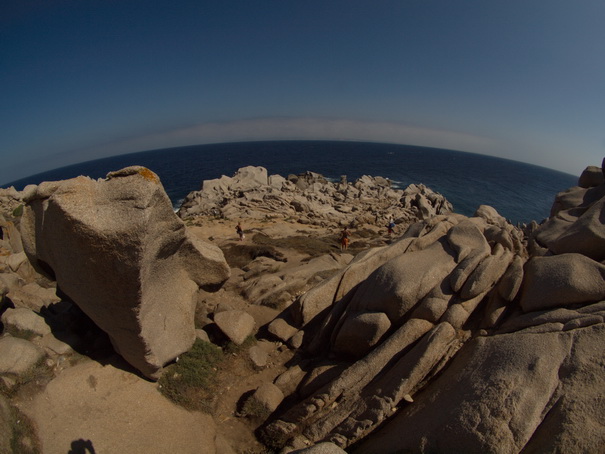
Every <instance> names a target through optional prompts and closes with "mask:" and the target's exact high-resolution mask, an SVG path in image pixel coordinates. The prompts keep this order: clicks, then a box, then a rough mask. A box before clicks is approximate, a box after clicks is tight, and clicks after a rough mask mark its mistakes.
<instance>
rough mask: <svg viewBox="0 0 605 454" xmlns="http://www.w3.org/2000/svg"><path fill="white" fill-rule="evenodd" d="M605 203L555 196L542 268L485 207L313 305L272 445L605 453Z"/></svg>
mask: <svg viewBox="0 0 605 454" xmlns="http://www.w3.org/2000/svg"><path fill="white" fill-rule="evenodd" d="M594 173H595V172H591V175H592V177H591V178H588V177H586V176H585V177H584V180H586V181H588V182H586V183H585V185H586V186H589V183H590V182H596V183H598V182H599V181H600V180H599V179H598V178H594ZM591 184H592V183H591ZM603 191H604V189H603V188H601V187H600V186H590V187H589V188H588V189H586V188H585V189H579V188H578V189H572V190H570V191H569V192H568V193H566V194H565V195H564V196H559V197H558V198H557V200H556V203H555V206H554V207H553V213H554V214H553V218H551V219H550V220H549V221H547V222H546V223H544V224H543V225H541V226H540V227H539V228H538V229H537V233H538V234H537V235H535V236H534V237H533V241H537V242H539V243H540V244H541V245H542V246H544V245H546V246H547V247H548V249H547V250H544V249H542V248H540V247H537V248H536V247H533V250H534V251H536V252H537V255H536V256H533V257H528V255H529V252H528V248H527V247H526V244H527V238H526V237H525V234H524V232H523V231H522V230H521V229H520V228H518V227H514V226H512V225H510V224H509V223H508V222H507V221H506V220H505V219H504V218H503V217H502V216H500V215H499V214H498V213H497V212H496V211H495V210H494V209H493V208H491V207H487V206H481V207H480V208H479V209H478V210H477V212H476V214H475V216H474V217H472V218H466V217H464V216H459V215H448V216H436V217H432V218H430V219H429V220H426V221H423V222H421V223H418V224H414V225H412V226H411V227H410V228H409V229H408V232H406V234H405V235H404V236H403V237H402V238H401V239H400V240H399V241H398V242H396V243H394V244H392V245H391V246H388V247H385V248H380V249H377V250H373V251H370V252H367V253H365V254H360V256H358V257H357V258H355V259H354V260H353V261H352V262H351V263H350V264H349V265H348V266H347V267H346V268H345V269H344V270H343V271H341V272H340V273H338V274H337V275H336V276H334V277H333V278H332V279H329V280H327V281H324V282H323V283H322V284H321V285H320V286H318V287H315V288H314V289H312V290H311V291H309V292H307V293H306V294H305V295H303V296H301V297H300V298H299V299H298V300H297V301H296V302H295V303H294V304H293V305H292V306H290V307H289V312H290V317H289V320H290V321H291V329H292V330H294V329H296V328H299V329H300V330H301V332H304V334H305V336H304V339H305V341H304V343H303V349H302V351H303V355H304V354H305V353H306V354H307V358H308V359H307V362H305V363H301V366H304V370H305V371H306V372H307V373H306V374H305V375H304V376H302V377H301V378H300V381H299V383H300V384H299V387H298V392H297V393H292V395H291V396H289V398H288V399H287V400H286V401H285V402H288V403H289V405H288V406H287V408H286V407H285V406H282V408H280V410H278V413H277V414H276V415H273V417H272V418H271V419H270V422H269V423H268V424H266V425H265V426H264V427H263V428H262V430H261V432H260V433H261V434H262V435H263V436H264V437H265V438H264V439H265V440H266V441H267V443H269V444H271V445H272V446H274V447H276V448H285V449H286V450H289V449H296V448H298V447H300V446H305V445H313V444H316V446H319V445H321V444H322V443H325V442H331V443H333V444H335V445H337V446H338V447H341V448H346V449H347V452H359V453H366V452H381V453H396V452H421V453H428V452H469V453H474V452H476V453H479V452H501V453H518V452H544V451H546V452H571V451H573V452H577V451H579V452H598V451H599V450H600V448H601V446H603V445H604V444H605V430H604V429H603V426H602V424H600V421H601V420H602V418H603V417H605V407H604V406H603V405H602V402H601V400H602V399H601V398H600V394H601V391H600V390H601V389H602V387H603V384H605V366H604V365H603V361H602V360H601V357H602V353H601V351H600V347H599V346H600V345H602V344H603V340H604V339H605V323H604V320H605V284H604V282H605V268H604V265H603V263H600V261H598V258H599V257H600V254H601V252H600V251H601V248H600V246H599V245H600V242H599V238H600V236H602V235H603V231H604V229H603V225H602V224H603V223H602V221H601V219H602V215H600V213H601V211H602V210H601V204H602V200H603V198H602V195H601V193H602V192H603ZM563 239H565V240H563ZM563 244H566V245H568V246H569V247H568V248H569V249H570V250H569V251H568V250H567V249H568V248H567V246H566V247H563V246H562V245H563ZM529 250H530V251H531V250H532V249H529ZM282 318H283V319H286V318H287V317H285V316H283V315H282ZM337 361H339V362H340V366H339V367H340V371H338V373H333V374H330V375H327V374H326V364H330V362H331V364H333V365H334V364H337V363H336V362H337ZM299 367H300V366H299V365H298V364H293V366H292V368H291V370H295V369H296V368H299ZM329 370H335V369H334V367H333V366H332V367H331V368H329V369H328V371H329ZM286 373H287V372H286ZM318 377H322V380H321V381H320V383H319V384H317V385H316V386H310V384H313V383H314V381H317V380H318ZM291 388H292V384H291Z"/></svg>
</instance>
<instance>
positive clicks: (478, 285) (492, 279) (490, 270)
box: [460, 244, 513, 299]
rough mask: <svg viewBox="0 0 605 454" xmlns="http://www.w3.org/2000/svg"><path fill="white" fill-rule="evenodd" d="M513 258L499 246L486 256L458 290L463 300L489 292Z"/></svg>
mask: <svg viewBox="0 0 605 454" xmlns="http://www.w3.org/2000/svg"><path fill="white" fill-rule="evenodd" d="M512 258H513V254H512V253H511V252H509V251H506V250H505V249H504V248H503V247H502V246H500V245H499V244H498V245H496V247H495V248H494V253H493V255H489V256H487V257H486V258H485V259H483V260H482V261H481V263H479V265H477V267H476V268H475V269H474V270H473V272H472V273H471V275H470V276H469V277H468V279H467V280H466V282H465V283H464V286H463V287H462V289H461V290H460V296H461V297H462V298H464V299H470V298H474V297H475V296H477V295H479V294H480V293H484V292H486V291H488V290H490V289H491V288H492V287H493V286H494V284H496V282H498V281H499V280H500V278H501V277H502V275H503V274H504V272H505V271H506V269H507V268H508V265H509V264H510V262H511V260H512Z"/></svg>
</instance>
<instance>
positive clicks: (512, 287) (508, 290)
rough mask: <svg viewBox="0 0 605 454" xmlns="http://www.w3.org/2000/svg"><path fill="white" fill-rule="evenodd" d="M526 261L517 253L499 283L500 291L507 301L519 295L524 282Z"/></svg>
mask: <svg viewBox="0 0 605 454" xmlns="http://www.w3.org/2000/svg"><path fill="white" fill-rule="evenodd" d="M524 263H525V262H524V260H523V259H522V258H521V257H520V256H518V255H515V257H514V258H513V261H512V263H511V264H510V266H509V267H508V269H507V270H506V272H505V273H504V275H503V276H502V279H501V280H500V282H499V283H498V293H499V294H500V296H501V297H502V298H504V300H505V301H512V300H513V299H514V298H515V297H516V296H517V293H518V292H519V289H520V288H521V283H522V282H523V265H524Z"/></svg>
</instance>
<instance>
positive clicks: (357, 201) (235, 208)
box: [179, 166, 452, 226]
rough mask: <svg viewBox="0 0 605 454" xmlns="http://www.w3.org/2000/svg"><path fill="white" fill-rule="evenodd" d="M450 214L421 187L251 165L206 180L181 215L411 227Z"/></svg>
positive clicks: (433, 194)
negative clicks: (269, 172) (333, 179)
mask: <svg viewBox="0 0 605 454" xmlns="http://www.w3.org/2000/svg"><path fill="white" fill-rule="evenodd" d="M451 211H452V205H451V204H450V203H449V202H448V201H447V200H446V199H445V197H443V196H442V195H441V194H438V193H436V192H433V191H431V190H430V189H429V188H427V187H426V186H424V185H422V184H419V185H414V184H412V185H410V186H408V187H407V188H406V189H405V190H398V189H393V188H392V187H391V182H390V181H389V180H388V179H385V178H382V177H370V176H363V177H361V178H359V179H358V180H356V181H355V182H354V183H349V182H347V180H346V177H345V176H343V177H342V178H341V181H340V182H338V183H335V182H330V181H328V180H326V179H325V178H324V177H323V176H322V175H320V174H317V173H313V172H306V173H304V174H301V175H290V176H288V178H287V179H286V178H284V177H282V176H280V175H270V176H268V175H267V169H265V168H263V167H253V166H249V167H244V168H242V169H239V170H238V171H237V172H236V174H235V175H234V176H233V177H227V176H222V177H221V178H218V179H215V180H206V181H204V182H203V186H202V189H201V190H200V191H194V192H192V193H190V194H189V195H188V196H187V198H186V199H185V201H184V202H183V204H182V206H181V208H180V209H179V216H180V217H181V218H183V219H186V218H190V217H195V216H198V215H207V216H208V215H210V216H220V217H224V218H227V219H232V220H233V219H245V218H256V219H263V218H265V217H269V218H274V217H282V218H294V219H297V220H298V222H301V223H307V224H318V225H344V224H347V225H352V224H376V225H381V226H384V225H386V223H387V222H388V220H389V219H393V220H394V221H395V222H396V223H397V224H401V223H409V222H413V221H416V220H417V219H426V218H429V217H431V216H433V215H436V214H444V213H448V212H451Z"/></svg>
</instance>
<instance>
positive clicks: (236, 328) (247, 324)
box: [214, 310, 255, 345]
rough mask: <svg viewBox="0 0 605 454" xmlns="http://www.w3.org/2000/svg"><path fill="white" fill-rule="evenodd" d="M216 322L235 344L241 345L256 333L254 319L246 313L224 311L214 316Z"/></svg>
mask: <svg viewBox="0 0 605 454" xmlns="http://www.w3.org/2000/svg"><path fill="white" fill-rule="evenodd" d="M214 322H215V323H216V324H217V326H218V327H219V328H220V330H221V331H222V332H223V333H224V334H225V335H226V336H227V337H228V338H229V339H230V340H231V341H232V342H233V343H234V344H237V345H241V344H243V343H244V341H245V340H246V338H247V337H248V336H250V335H251V334H252V333H253V332H254V325H255V322H254V318H253V317H252V316H251V315H250V314H248V313H246V312H244V311H238V310H234V311H224V312H219V313H218V314H215V315H214Z"/></svg>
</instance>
